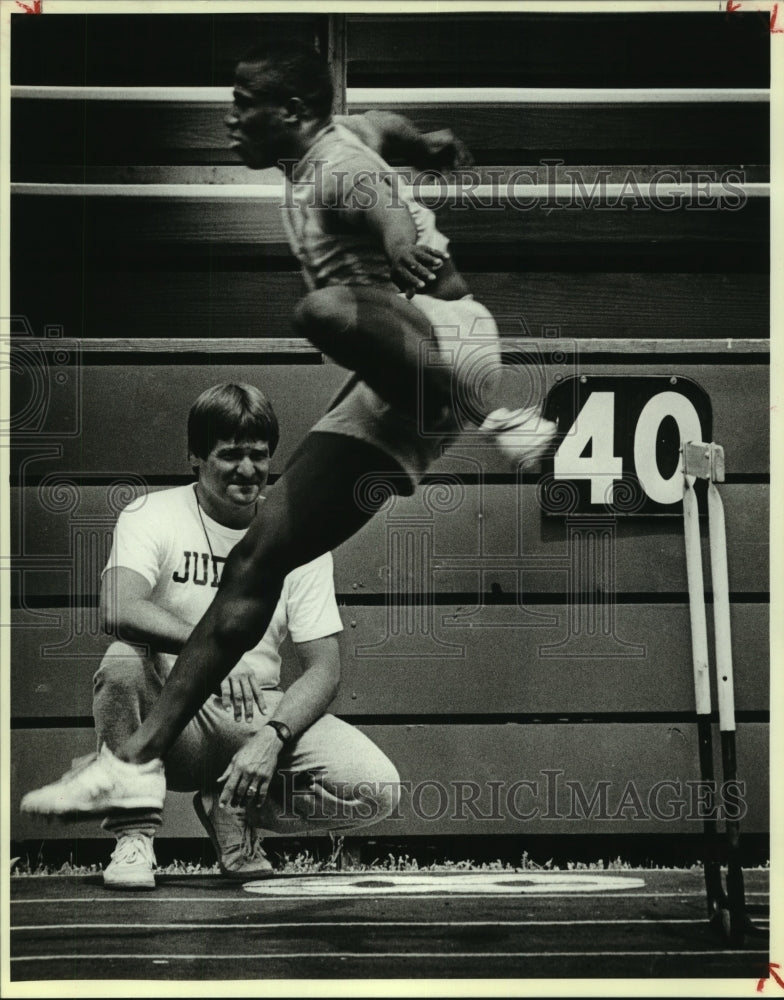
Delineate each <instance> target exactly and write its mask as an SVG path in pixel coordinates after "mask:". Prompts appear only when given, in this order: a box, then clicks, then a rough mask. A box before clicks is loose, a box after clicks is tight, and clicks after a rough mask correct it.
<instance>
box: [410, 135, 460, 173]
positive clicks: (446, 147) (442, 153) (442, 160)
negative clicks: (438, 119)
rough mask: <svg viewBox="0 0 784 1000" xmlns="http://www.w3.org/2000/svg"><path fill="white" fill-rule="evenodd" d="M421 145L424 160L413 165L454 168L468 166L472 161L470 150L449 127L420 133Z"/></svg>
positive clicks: (444, 168)
mask: <svg viewBox="0 0 784 1000" xmlns="http://www.w3.org/2000/svg"><path fill="white" fill-rule="evenodd" d="M422 145H423V147H424V149H425V162H424V163H422V164H415V166H422V167H432V168H433V169H435V170H456V169H459V168H461V167H470V166H471V165H472V164H473V162H474V158H473V156H472V155H471V150H470V149H469V148H468V146H466V144H465V143H464V142H463V141H462V139H458V137H457V136H456V135H455V134H454V132H453V131H452V129H450V128H443V129H439V130H438V131H437V132H425V133H424V134H423V135H422Z"/></svg>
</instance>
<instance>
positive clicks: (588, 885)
mask: <svg viewBox="0 0 784 1000" xmlns="http://www.w3.org/2000/svg"><path fill="white" fill-rule="evenodd" d="M644 885H645V882H644V880H643V879H641V878H629V877H626V876H620V875H600V874H595V875H592V874H590V873H587V872H586V873H583V872H580V873H579V874H575V873H572V872H525V873H520V874H512V873H510V874H507V875H505V874H503V873H500V872H495V873H494V872H465V873H463V874H455V875H439V874H437V873H433V874H428V873H424V874H422V875H404V874H389V875H381V874H379V875H374V874H368V875H330V874H325V875H306V876H294V877H291V878H289V877H286V876H281V877H280V878H271V879H264V880H262V881H259V882H247V883H245V885H243V889H245V891H246V892H253V893H257V894H258V895H260V896H294V895H296V896H396V895H428V894H430V895H433V894H441V893H455V894H456V893H460V894H464V893H477V894H481V895H483V896H490V895H492V896H495V895H498V896H504V895H505V896H514V895H517V894H519V893H525V894H528V893H536V894H538V895H556V894H558V893H569V892H610V891H613V890H618V889H640V888H642V887H643V886H644Z"/></svg>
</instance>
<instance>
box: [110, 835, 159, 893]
mask: <svg viewBox="0 0 784 1000" xmlns="http://www.w3.org/2000/svg"><path fill="white" fill-rule="evenodd" d="M103 884H104V885H105V886H106V888H107V889H134V890H135V889H154V888H155V851H153V847H152V837H148V836H147V835H146V834H143V833H124V834H122V835H121V836H120V837H118V839H117V846H116V847H115V849H114V850H113V851H112V860H111V861H110V862H109V864H108V865H107V866H106V869H105V870H104V873H103Z"/></svg>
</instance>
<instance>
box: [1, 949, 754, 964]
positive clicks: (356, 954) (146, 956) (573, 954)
mask: <svg viewBox="0 0 784 1000" xmlns="http://www.w3.org/2000/svg"><path fill="white" fill-rule="evenodd" d="M768 954H769V952H768V949H767V948H766V949H764V950H753V951H752V950H747V949H745V948H743V949H739V950H734V949H730V948H726V949H725V948H721V949H716V950H711V951H702V950H698V951H679V950H672V951H670V950H667V951H639V950H635V951H544V952H543V951H468V952H462V953H461V954H457V953H456V952H454V951H428V952H425V951H384V952H364V951H324V952H312V951H285V952H283V951H281V952H265V953H264V954H263V955H259V953H258V952H253V953H251V954H237V955H232V954H215V955H205V954H200V955H165V954H164V955H152V954H150V953H149V952H146V953H143V954H124V955H123V954H118V955H107V954H106V953H105V952H103V953H101V954H95V955H71V954H68V955H30V956H25V957H22V956H18V957H14V958H12V959H11V961H12V962H76V961H90V962H94V961H115V960H118V959H119V960H128V961H137V960H140V959H143V960H148V961H151V962H154V961H159V962H161V961H169V962H171V961H183V962H192V961H199V960H203V961H220V962H225V961H227V960H228V961H231V960H234V959H236V960H238V961H269V959H271V958H285V959H302V958H310V959H314V958H315V959H325V958H326V959H335V958H369V959H379V958H382V959H390V958H406V959H411V958H449V959H452V960H455V959H461V958H462V959H476V958H537V959H542V958H601V957H603V956H608V957H611V958H630V957H637V958H661V957H665V956H669V955H671V956H679V957H680V956H691V957H695V958H696V957H699V956H703V957H704V956H713V957H724V956H726V955H745V956H747V957H749V956H752V955H768Z"/></svg>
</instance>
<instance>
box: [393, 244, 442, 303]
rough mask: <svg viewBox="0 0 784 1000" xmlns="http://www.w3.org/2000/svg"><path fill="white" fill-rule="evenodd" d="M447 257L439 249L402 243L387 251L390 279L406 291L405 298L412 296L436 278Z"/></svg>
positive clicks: (402, 290) (401, 289)
mask: <svg viewBox="0 0 784 1000" xmlns="http://www.w3.org/2000/svg"><path fill="white" fill-rule="evenodd" d="M448 258H449V254H448V253H444V252H443V251H441V250H433V249H431V248H430V247H426V246H422V245H421V244H416V243H406V244H402V245H400V246H398V247H395V248H394V250H392V251H391V252H390V253H389V262H390V264H391V265H392V280H393V281H394V282H395V284H396V285H397V287H398V288H399V289H400V291H401V292H405V293H406V298H408V299H410V298H413V296H414V295H415V294H416V293H417V292H422V291H424V290H425V289H426V288H427V285H428V283H429V282H431V281H435V280H436V278H437V277H438V275H437V273H436V272H437V271H438V269H439V268H440V267H442V266H443V263H444V261H445V260H448Z"/></svg>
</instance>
